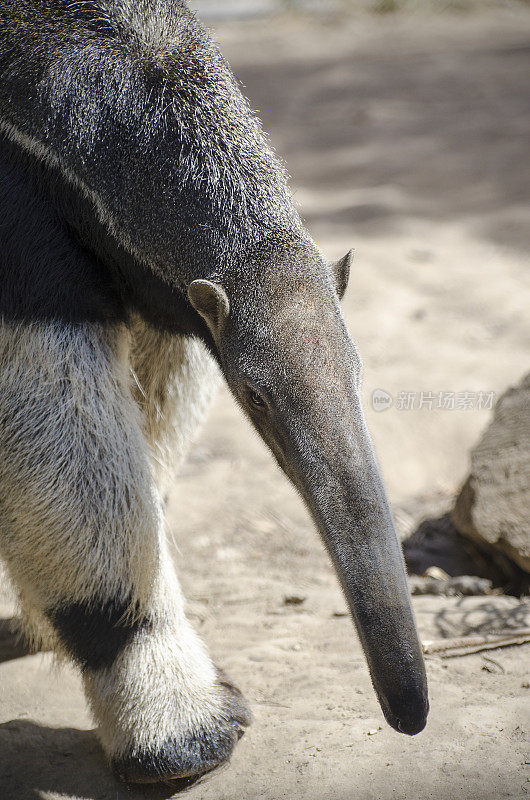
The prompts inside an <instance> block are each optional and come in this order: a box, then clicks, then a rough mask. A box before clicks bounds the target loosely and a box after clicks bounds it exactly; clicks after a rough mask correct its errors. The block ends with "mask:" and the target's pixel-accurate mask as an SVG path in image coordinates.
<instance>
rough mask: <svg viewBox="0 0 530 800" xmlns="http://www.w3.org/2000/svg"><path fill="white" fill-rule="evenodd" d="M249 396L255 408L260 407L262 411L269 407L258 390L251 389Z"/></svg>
mask: <svg viewBox="0 0 530 800" xmlns="http://www.w3.org/2000/svg"><path fill="white" fill-rule="evenodd" d="M248 397H249V400H250V405H251V406H253V408H258V409H259V410H260V411H262V410H263V409H264V408H266V407H267V405H266V403H265V400H264V399H263V397H262V396H261V395H260V394H258V392H256V391H254V389H251V390H250V392H249V394H248Z"/></svg>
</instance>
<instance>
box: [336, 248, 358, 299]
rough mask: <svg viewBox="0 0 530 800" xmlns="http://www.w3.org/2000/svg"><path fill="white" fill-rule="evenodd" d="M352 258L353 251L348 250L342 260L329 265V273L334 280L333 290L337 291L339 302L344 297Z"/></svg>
mask: <svg viewBox="0 0 530 800" xmlns="http://www.w3.org/2000/svg"><path fill="white" fill-rule="evenodd" d="M353 256H354V251H353V250H350V251H349V253H346V255H345V256H344V258H341V259H339V261H336V262H335V263H334V264H332V265H331V271H332V274H333V277H334V279H335V289H336V290H337V294H338V296H339V299H340V300H342V298H343V297H344V292H345V291H346V287H347V285H348V280H349V277H350V270H351V265H352V264H353Z"/></svg>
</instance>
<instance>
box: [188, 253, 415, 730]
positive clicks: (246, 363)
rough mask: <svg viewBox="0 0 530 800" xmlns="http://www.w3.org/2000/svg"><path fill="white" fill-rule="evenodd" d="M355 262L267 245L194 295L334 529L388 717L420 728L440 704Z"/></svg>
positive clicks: (233, 375)
mask: <svg viewBox="0 0 530 800" xmlns="http://www.w3.org/2000/svg"><path fill="white" fill-rule="evenodd" d="M350 261H351V257H350V255H349V254H348V255H347V256H346V257H345V258H343V259H342V260H341V261H339V262H338V263H337V264H335V265H332V266H329V265H327V264H326V263H325V262H324V261H323V259H322V257H321V255H320V253H319V252H318V250H317V249H316V248H315V247H314V245H313V244H312V243H311V242H309V241H307V242H299V243H298V244H297V245H296V246H292V245H291V246H289V247H286V246H283V245H282V246H279V247H276V248H274V247H269V246H262V247H256V248H255V249H254V250H253V251H252V252H249V253H247V257H246V260H245V264H244V265H241V271H239V270H238V269H237V268H235V269H233V270H231V271H230V275H229V277H222V278H221V279H219V280H217V279H216V280H195V281H193V282H192V283H191V284H190V286H189V290H188V294H189V299H190V302H191V303H192V305H193V306H194V308H195V309H196V310H197V311H198V312H199V314H201V316H202V317H203V318H204V320H205V321H206V323H207V325H208V328H209V330H210V332H211V335H212V337H213V341H214V343H215V350H216V353H217V357H218V359H219V363H220V365H221V368H222V370H223V373H224V375H225V378H226V380H227V382H228V385H229V387H230V389H231V391H232V393H233V394H234V396H235V398H236V399H237V401H238V402H239V404H240V405H241V406H242V407H243V409H244V410H245V412H246V414H247V415H248V417H249V418H250V420H251V422H252V424H253V425H254V427H255V428H256V430H257V431H258V432H259V434H260V435H261V437H262V438H263V440H264V441H265V442H266V444H267V445H268V446H269V448H270V449H271V450H272V452H273V454H274V456H275V457H276V459H277V461H278V463H279V465H280V466H281V468H282V469H283V470H284V471H285V473H286V474H287V475H288V476H289V478H290V479H291V480H292V482H293V483H294V485H295V486H296V487H297V489H298V490H299V492H300V494H301V495H302V497H303V498H304V500H305V502H306V504H307V507H308V508H309V510H310V512H311V514H312V516H313V519H314V520H315V523H316V525H317V527H318V529H319V531H320V533H321V535H322V538H323V540H324V542H325V544H326V546H327V549H328V551H329V553H330V555H331V558H332V560H333V563H334V566H335V569H336V571H337V574H338V576H339V578H340V581H341V584H342V588H343V590H344V593H345V595H346V598H347V601H348V603H349V606H350V609H351V612H352V615H353V619H354V621H355V624H356V627H357V630H358V633H359V636H360V639H361V642H362V645H363V648H364V651H365V654H366V657H367V660H368V664H369V667H370V672H371V676H372V680H373V684H374V687H375V690H376V692H377V695H378V697H379V701H380V703H381V707H382V709H383V713H384V715H385V717H386V719H387V721H388V722H389V723H390V725H392V727H394V728H396V729H397V730H400V731H402V732H403V733H408V734H415V733H418V732H419V731H421V730H422V729H423V727H424V726H425V721H426V717H427V711H428V700H427V686H426V678H425V670H424V664H423V658H422V653H421V648H420V644H419V641H418V636H417V632H416V628H415V624H414V618H413V615H412V611H411V606H410V598H409V592H408V587H407V582H406V578H405V573H404V567H403V559H402V555H401V550H400V546H399V543H398V540H397V536H396V532H395V529H394V525H393V522H392V517H391V513H390V509H389V504H388V500H387V497H386V494H385V489H384V486H383V483H382V480H381V476H380V474H379V470H378V467H377V463H376V460H375V457H374V452H373V449H372V444H371V441H370V436H369V433H368V431H367V428H366V424H365V421H364V416H363V412H362V409H361V403H360V381H361V361H360V358H359V355H358V353H357V351H356V348H355V346H354V344H353V342H352V341H351V339H350V337H349V335H348V331H347V329H346V325H345V323H344V320H343V317H342V314H341V311H340V308H339V299H340V297H341V296H342V294H343V292H344V290H345V288H346V284H347V281H348V275H349V269H350ZM249 275H250V276H251V278H250V279H249Z"/></svg>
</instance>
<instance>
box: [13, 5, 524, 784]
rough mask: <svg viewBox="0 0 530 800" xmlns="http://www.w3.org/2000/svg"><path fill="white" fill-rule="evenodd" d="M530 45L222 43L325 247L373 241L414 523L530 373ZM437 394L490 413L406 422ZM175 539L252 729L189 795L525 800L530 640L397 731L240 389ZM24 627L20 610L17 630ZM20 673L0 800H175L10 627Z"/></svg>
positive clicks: (471, 615)
mask: <svg viewBox="0 0 530 800" xmlns="http://www.w3.org/2000/svg"><path fill="white" fill-rule="evenodd" d="M529 33H530V12H529V11H528V10H526V11H525V10H524V8H523V7H521V9H520V10H516V9H511V10H507V11H504V12H503V13H500V12H496V13H484V14H481V15H479V16H477V15H473V16H467V15H465V14H456V15H448V16H445V17H443V18H434V17H431V18H429V17H422V16H419V15H418V16H416V17H411V16H404V17H401V16H388V17H384V18H381V17H379V18H376V17H368V16H359V17H352V18H351V19H348V20H342V21H335V23H333V24H329V25H322V24H320V25H318V26H317V25H316V24H315V23H311V22H304V21H300V20H298V21H295V20H277V21H275V22H274V23H271V24H267V23H264V22H263V21H260V22H259V23H245V24H242V23H241V24H234V25H231V26H229V27H226V28H224V27H223V28H220V29H219V30H218V31H217V35H218V38H219V39H220V40H221V42H222V45H223V49H224V51H225V53H226V54H227V56H228V57H229V59H230V60H231V62H232V64H233V66H234V67H235V69H236V72H237V74H238V76H239V77H240V78H241V80H242V81H243V82H244V83H245V85H246V92H247V94H248V95H249V96H250V97H251V98H252V103H253V106H254V107H255V108H258V109H259V110H260V113H261V116H262V118H263V120H264V123H265V126H266V128H267V129H268V130H269V132H270V133H271V136H272V139H273V141H274V143H275V144H276V147H277V150H278V151H279V153H280V154H281V155H282V156H283V157H284V158H285V159H286V160H287V162H288V165H289V169H290V172H291V173H292V175H293V185H294V186H295V188H296V198H297V200H298V202H299V204H300V206H301V209H302V212H303V214H304V216H305V218H306V220H307V222H308V224H309V226H310V228H311V230H312V232H313V233H314V235H315V238H316V239H317V240H318V242H319V244H320V245H321V247H322V249H323V250H324V251H325V252H326V253H327V254H328V255H329V256H330V257H336V256H339V255H342V254H343V253H344V252H345V251H346V250H347V249H348V248H349V247H350V246H352V245H353V246H355V247H356V250H357V268H356V270H355V271H354V274H353V276H352V279H351V285H350V289H349V291H348V294H347V297H346V299H345V304H344V307H345V313H346V316H347V319H348V323H349V326H350V329H351V331H352V334H353V336H354V338H355V340H356V341H357V343H358V345H359V348H360V350H361V353H362V355H363V358H364V364H365V377H364V397H365V405H366V412H367V417H368V421H369V424H370V427H371V430H372V433H373V436H374V439H375V442H376V448H377V451H378V455H379V459H380V462H381V466H382V469H383V473H384V475H385V479H386V482H387V486H388V489H389V492H390V496H391V500H392V502H393V505H394V508H395V511H396V518H397V521H398V525H399V527H400V530H401V531H402V532H404V531H406V530H410V529H411V528H412V527H413V526H414V523H415V522H417V520H418V518H419V516H421V514H422V513H428V512H429V510H430V509H432V508H433V507H434V506H437V507H438V506H440V505H444V504H447V503H448V502H450V497H451V494H452V493H453V492H454V491H455V490H456V489H457V488H458V485H459V484H460V482H461V480H462V479H463V478H464V476H465V473H466V464H467V452H468V449H469V447H470V446H471V445H472V444H473V442H474V441H475V439H476V437H477V435H478V433H479V431H480V430H481V428H482V427H483V426H484V425H485V424H486V422H487V419H488V417H489V413H490V412H489V411H488V410H487V409H481V410H478V409H477V406H478V404H479V395H478V393H479V392H481V391H482V392H485V393H489V392H497V393H498V392H501V391H503V390H504V389H505V388H506V387H507V386H508V385H509V384H510V383H511V382H515V381H516V380H517V379H518V378H519V377H520V376H521V375H522V374H523V372H524V371H525V370H526V369H527V368H528V360H527V354H528V346H529V343H530V326H529V322H528V308H529V307H530V276H529V271H528V262H527V254H528V246H529V244H530V241H529V240H530V225H529V209H528V205H527V204H526V201H527V193H528V186H529V164H530V158H529V152H528V130H529V128H530V102H529V99H528V75H529V68H530V59H529V57H528V56H529V47H528V41H529V38H528V37H529ZM375 389H382V390H384V391H386V392H388V393H390V394H391V395H392V398H393V400H394V403H393V405H392V406H391V407H390V408H388V409H387V410H385V411H384V412H379V413H377V412H376V411H374V410H373V409H372V408H371V397H372V392H373V391H374V390H375ZM422 391H423V392H425V393H427V392H432V393H433V394H434V395H437V394H438V393H439V392H441V391H443V392H452V393H455V394H454V397H455V402H456V403H461V402H462V397H463V395H461V394H460V393H462V392H468V393H471V395H470V396H467V399H468V401H469V399H470V397H471V401H472V402H471V405H472V406H473V407H472V408H468V409H467V410H463V409H462V410H459V409H457V408H455V409H445V410H435V409H434V408H433V409H432V410H430V409H429V408H428V407H423V408H421V409H418V408H416V409H404V408H403V409H401V408H400V401H399V397H400V394H399V393H401V392H406V393H413V394H414V393H415V395H414V401H415V405H416V406H417V405H418V403H419V401H420V392H422ZM457 395H458V398H460V399H458V398H457ZM409 402H410V400H409ZM433 405H436V401H434V403H433ZM169 528H170V535H171V537H172V538H173V539H174V541H175V542H178V548H177V546H176V545H175V559H176V562H177V565H178V567H179V571H180V574H181V576H182V582H183V584H184V588H185V591H186V593H187V596H188V598H189V610H190V615H191V617H192V618H193V620H194V623H195V624H196V626H197V628H198V630H199V631H200V632H201V635H203V636H204V638H205V639H206V641H207V642H208V644H209V646H210V648H211V650H212V653H213V654H214V657H215V659H216V661H217V662H218V663H219V664H220V665H222V666H223V667H224V668H225V669H226V670H227V671H228V672H229V673H230V674H231V676H232V677H233V678H234V679H235V680H236V681H237V682H238V683H239V685H240V686H241V687H242V689H243V690H244V692H245V694H246V695H247V697H248V698H249V700H250V702H251V704H252V707H253V711H254V715H255V722H254V725H253V726H252V728H251V729H250V730H249V731H248V733H247V735H246V736H245V737H244V739H243V740H242V742H241V743H240V745H239V747H238V748H237V751H236V753H235V755H234V758H233V760H232V762H231V764H230V766H229V767H227V768H225V769H224V770H223V771H221V772H220V773H219V774H217V775H216V776H215V777H212V778H211V779H210V780H209V781H208V782H205V783H204V784H202V785H200V786H198V787H196V788H194V789H192V790H191V791H190V792H189V795H188V797H189V798H190V800H195V799H196V800H199V798H201V799H202V800H258V798H259V799H260V800H302V798H304V799H306V800H322V799H323V800H327V798H329V799H330V800H347V798H348V799H349V798H355V799H356V800H461V799H464V798H465V800H497V799H500V798H511V799H512V800H523V798H525V797H526V796H527V795H530V782H529V781H530V772H529V765H528V761H529V757H528V753H529V750H530V748H529V730H530V689H529V683H528V681H529V677H530V676H529V674H528V664H529V657H530V646H526V647H515V648H509V649H505V650H498V651H493V652H489V653H487V654H482V655H481V654H477V655H471V656H468V657H466V658H462V659H453V660H446V661H444V660H441V659H440V658H439V657H431V658H429V659H428V664H427V667H428V673H429V679H430V692H431V706H432V710H431V716H430V721H429V724H428V727H427V729H426V731H425V732H424V733H422V734H421V735H419V736H417V737H415V738H412V739H409V738H406V737H403V736H401V735H400V734H397V733H395V732H394V731H392V730H391V729H389V728H388V726H386V725H385V723H384V721H383V719H382V715H381V713H380V710H379V708H378V705H377V703H376V700H375V696H374V694H373V691H372V689H371V686H370V681H369V677H368V674H367V669H366V666H365V663H364V660H363V658H362V655H361V651H360V646H359V644H358V642H357V640H356V638H355V635H354V633H353V630H352V626H351V623H350V620H349V619H348V618H347V617H346V616H344V615H343V613H344V611H345V604H344V601H343V599H342V597H341V595H340V592H339V589H338V587H337V584H336V581H335V578H334V576H333V574H332V571H331V568H330V566H329V564H328V561H327V558H326V556H325V554H324V551H323V547H322V545H321V543H320V541H319V540H318V537H317V535H316V534H315V533H314V531H313V529H312V527H311V525H310V523H309V520H308V517H307V515H306V512H305V511H304V509H303V507H302V505H301V502H300V501H299V499H298V498H297V496H296V495H295V493H294V491H293V490H292V489H291V488H290V487H289V486H288V484H287V482H286V480H285V479H284V477H283V476H282V475H281V474H280V472H279V470H278V469H277V468H276V467H275V466H274V465H273V463H272V459H271V458H270V456H269V455H268V453H267V452H266V451H265V448H264V447H263V446H262V444H261V443H260V442H259V441H258V440H257V439H256V437H255V436H254V435H253V434H252V433H251V431H250V429H249V426H248V425H247V423H246V422H245V420H244V419H243V418H242V416H241V414H240V413H239V412H238V411H237V409H236V408H235V406H234V403H233V402H232V401H231V399H230V397H229V396H228V394H227V393H226V392H224V391H223V392H221V394H220V396H219V398H218V400H217V402H216V405H215V408H214V410H213V412H212V415H211V417H210V419H209V421H208V423H207V425H206V427H205V429H204V430H203V432H202V434H201V436H200V439H199V441H198V442H197V444H196V446H195V447H194V449H193V451H192V454H191V457H190V459H189V460H188V462H187V464H186V465H185V466H184V467H183V468H182V470H181V475H180V479H179V481H178V482H177V484H176V485H175V487H174V491H173V492H172V495H171V499H170V503H169ZM290 595H297V596H299V597H300V598H304V601H303V602H302V603H301V604H300V605H298V606H293V605H287V604H285V602H284V598H285V597H286V596H290ZM414 606H415V610H416V613H417V617H418V623H419V627H420V631H421V635H422V637H423V638H424V639H432V638H438V637H441V636H447V635H449V636H453V635H458V634H465V633H466V632H470V631H472V630H477V629H482V630H491V629H495V628H497V627H502V626H512V627H521V626H522V625H523V624H526V625H529V624H530V606H529V604H528V603H526V604H525V603H520V602H519V601H517V600H515V599H513V598H489V597H488V598H469V599H466V600H458V599H443V598H429V597H425V598H417V599H415V602H414ZM12 613H13V607H12V605H11V603H10V601H9V598H8V597H7V595H5V596H4V597H3V599H2V604H1V605H0V617H2V618H4V619H8V618H9V617H10V616H11V615H12ZM0 662H1V663H0V798H2V800H37V798H39V799H40V800H58V799H59V798H61V800H67V799H68V800H73V798H80V799H82V800H122V799H123V798H131V800H137V799H138V800H139V798H149V797H152V798H155V797H162V796H164V797H167V796H168V795H169V794H170V792H169V790H167V789H164V790H162V791H160V792H152V791H151V792H147V791H145V792H144V791H138V790H135V789H132V788H128V787H125V786H123V785H121V784H119V783H118V782H117V781H116V780H114V778H113V777H112V776H111V775H110V774H109V773H108V771H107V769H106V767H105V764H104V762H103V759H102V756H101V754H100V751H99V748H98V745H97V742H96V740H95V737H94V734H93V733H92V732H90V729H91V721H90V718H89V716H88V714H87V711H86V708H85V704H84V700H83V696H82V693H81V690H80V683H79V679H78V677H77V675H76V674H75V672H74V671H73V670H69V669H61V670H60V671H57V670H55V671H54V670H52V669H51V663H52V662H51V657H50V655H49V654H37V655H32V656H28V655H24V654H23V652H21V651H20V649H17V648H16V647H15V646H14V644H13V642H12V640H11V639H10V637H9V636H8V634H7V633H6V624H5V622H3V621H2V620H0Z"/></svg>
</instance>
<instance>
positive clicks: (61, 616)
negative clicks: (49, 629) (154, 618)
mask: <svg viewBox="0 0 530 800" xmlns="http://www.w3.org/2000/svg"><path fill="white" fill-rule="evenodd" d="M130 611H131V607H130V603H127V602H124V601H123V600H108V601H106V602H104V603H101V602H100V603H99V604H97V603H96V604H92V603H90V604H89V603H86V602H82V603H69V604H68V605H61V606H56V607H54V608H51V609H48V610H47V612H46V616H47V617H48V619H49V620H50V622H51V623H52V625H53V626H54V628H55V629H56V631H57V633H58V635H59V640H60V642H61V644H62V645H63V646H64V647H65V648H66V650H67V651H68V653H69V654H70V656H71V657H72V659H73V660H74V661H76V662H77V664H79V666H80V667H81V668H82V669H93V670H96V669H104V668H105V667H111V666H112V664H113V663H114V661H115V659H116V658H117V656H118V655H119V654H120V653H121V651H122V650H123V649H124V648H125V647H126V646H127V645H128V644H129V642H130V641H131V640H132V639H133V638H134V636H135V635H136V634H137V633H138V632H139V631H141V630H144V629H146V628H147V629H148V628H149V627H150V626H151V623H150V621H149V620H147V619H140V620H138V619H136V618H135V617H134V616H131V614H130Z"/></svg>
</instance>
